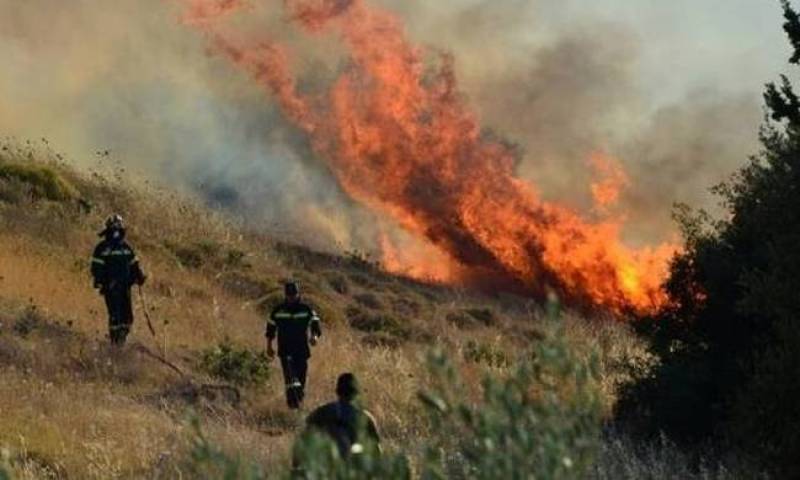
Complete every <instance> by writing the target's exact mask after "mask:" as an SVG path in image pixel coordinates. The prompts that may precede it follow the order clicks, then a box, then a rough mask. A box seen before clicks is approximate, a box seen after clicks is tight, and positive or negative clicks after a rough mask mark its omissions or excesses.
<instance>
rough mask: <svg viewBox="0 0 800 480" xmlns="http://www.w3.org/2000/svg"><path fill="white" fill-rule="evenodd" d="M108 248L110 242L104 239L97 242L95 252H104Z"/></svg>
mask: <svg viewBox="0 0 800 480" xmlns="http://www.w3.org/2000/svg"><path fill="white" fill-rule="evenodd" d="M106 247H108V240H106V239H103V240H100V241H99V242H97V245H95V246H94V250H95V252H99V251H100V250H104V249H105V248H106Z"/></svg>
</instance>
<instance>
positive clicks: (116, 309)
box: [91, 215, 146, 345]
mask: <svg viewBox="0 0 800 480" xmlns="http://www.w3.org/2000/svg"><path fill="white" fill-rule="evenodd" d="M99 236H101V237H103V240H102V241H101V242H100V243H99V244H98V245H97V247H95V249H94V255H92V267H91V270H92V277H93V278H94V288H96V289H98V290H99V292H100V294H101V295H103V297H104V298H105V301H106V308H107V309H108V336H109V338H110V339H111V343H112V345H123V344H124V343H125V339H126V338H127V337H128V333H130V330H131V325H132V324H133V306H132V305H131V287H132V286H133V285H134V284H135V285H143V284H144V282H145V279H146V277H145V275H144V273H143V272H142V269H141V267H140V265H139V260H138V259H137V258H136V254H135V253H134V251H133V248H131V246H130V245H128V243H127V242H126V241H125V225H124V224H123V221H122V217H121V216H119V215H112V216H111V217H109V218H108V220H106V224H105V229H103V231H102V232H100V233H99Z"/></svg>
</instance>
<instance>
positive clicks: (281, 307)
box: [272, 302, 288, 313]
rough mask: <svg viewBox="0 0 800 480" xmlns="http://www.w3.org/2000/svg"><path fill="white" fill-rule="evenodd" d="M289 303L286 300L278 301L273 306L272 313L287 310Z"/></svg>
mask: <svg viewBox="0 0 800 480" xmlns="http://www.w3.org/2000/svg"><path fill="white" fill-rule="evenodd" d="M287 305H288V304H287V303H286V302H280V303H278V304H277V305H275V306H274V307H272V313H275V312H280V311H283V310H286V308H287Z"/></svg>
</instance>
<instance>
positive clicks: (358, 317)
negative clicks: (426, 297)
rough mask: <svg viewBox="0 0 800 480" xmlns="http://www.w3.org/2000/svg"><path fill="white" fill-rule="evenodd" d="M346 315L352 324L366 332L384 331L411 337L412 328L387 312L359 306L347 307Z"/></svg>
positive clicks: (384, 332)
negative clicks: (372, 310)
mask: <svg viewBox="0 0 800 480" xmlns="http://www.w3.org/2000/svg"><path fill="white" fill-rule="evenodd" d="M345 315H346V316H347V319H348V321H349V323H350V326H351V327H353V328H355V329H356V330H360V331H362V332H366V333H383V334H386V335H390V336H393V337H396V338H399V339H404V340H407V339H409V338H411V328H410V327H408V326H407V325H404V324H403V323H402V322H400V320H398V319H397V317H395V316H393V315H390V314H387V313H371V312H365V311H363V310H361V309H360V308H358V307H355V306H350V307H347V310H346V311H345Z"/></svg>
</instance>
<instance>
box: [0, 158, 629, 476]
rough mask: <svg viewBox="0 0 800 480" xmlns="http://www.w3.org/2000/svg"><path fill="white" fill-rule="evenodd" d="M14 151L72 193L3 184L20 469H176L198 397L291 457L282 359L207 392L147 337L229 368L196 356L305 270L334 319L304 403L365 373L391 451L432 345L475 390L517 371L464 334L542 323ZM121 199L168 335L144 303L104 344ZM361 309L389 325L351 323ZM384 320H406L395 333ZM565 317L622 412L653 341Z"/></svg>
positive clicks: (260, 446)
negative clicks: (236, 396)
mask: <svg viewBox="0 0 800 480" xmlns="http://www.w3.org/2000/svg"><path fill="white" fill-rule="evenodd" d="M15 148H17V150H19V151H17V150H14V151H15V152H17V153H15V155H17V157H15V158H16V160H15V161H18V160H19V158H20V157H21V158H25V159H27V161H33V162H39V163H37V165H38V166H37V168H47V169H50V170H51V171H52V172H54V173H55V174H57V175H58V176H59V178H63V179H64V181H65V182H67V183H68V184H69V185H70V188H74V192H75V195H74V198H67V199H59V200H57V201H54V200H51V199H43V198H36V197H32V196H30V195H28V196H25V195H22V196H11V197H3V196H0V448H5V449H7V450H8V451H9V452H10V456H11V459H12V464H13V469H14V472H15V474H16V475H17V476H19V477H20V478H57V477H59V476H68V477H69V478H87V479H90V478H97V479H100V478H104V479H106V478H176V477H177V476H178V475H180V473H181V472H183V470H182V468H183V467H182V464H181V458H183V456H184V455H185V453H186V449H187V448H188V447H187V445H188V439H189V436H190V435H189V432H188V431H187V428H188V427H187V425H188V423H187V418H188V416H189V415H190V414H192V412H194V414H196V415H198V416H199V417H200V419H201V423H202V424H203V426H204V429H205V431H206V432H207V433H208V435H209V436H210V437H211V439H212V440H213V441H214V442H215V443H216V444H218V445H219V446H221V448H223V449H224V450H225V451H228V452H232V453H236V454H242V455H246V456H248V457H250V458H252V459H255V460H256V461H258V462H259V463H260V464H262V465H264V466H265V468H266V469H267V470H268V471H277V469H280V468H283V467H285V465H286V464H287V461H288V452H289V447H290V445H291V442H292V439H293V437H294V434H295V432H296V428H297V426H298V425H299V424H300V422H301V417H300V416H298V415H296V414H293V413H290V412H287V411H286V409H285V405H284V400H283V391H282V383H283V382H282V379H281V378H280V374H279V372H278V371H277V369H275V370H274V371H273V374H272V376H271V378H270V379H269V381H268V382H267V384H266V385H264V386H262V387H248V388H244V389H243V390H242V394H243V399H242V400H243V401H242V403H241V404H240V405H238V406H234V405H230V404H228V403H226V402H225V401H220V400H219V399H217V400H213V399H201V400H200V401H193V400H191V399H189V398H188V397H187V395H186V394H185V388H186V384H187V382H189V380H187V379H186V378H181V377H180V376H179V375H177V374H176V373H175V372H173V371H171V370H170V369H169V368H166V367H165V366H164V365H162V364H160V363H159V362H157V361H154V360H153V359H152V358H150V357H148V356H146V355H143V354H141V352H140V351H138V350H137V348H138V347H137V345H143V346H145V347H146V348H148V349H149V350H150V351H158V352H161V353H162V354H165V355H166V357H167V358H168V359H169V360H170V361H172V362H174V363H175V364H177V365H179V366H180V368H182V369H184V370H185V371H186V372H188V374H189V376H190V377H191V381H193V382H195V383H197V382H212V381H215V380H212V379H209V378H208V377H207V376H206V375H205V374H204V373H203V372H201V371H199V370H198V357H199V353H200V352H201V351H202V350H203V349H206V348H208V347H210V346H213V345H216V344H218V343H219V342H220V341H222V340H223V339H225V338H228V339H230V340H231V341H232V342H233V343H235V344H236V345H239V346H242V347H247V348H250V349H253V350H257V349H261V348H263V328H264V319H263V310H264V309H265V308H266V307H267V306H268V305H269V304H270V302H272V301H274V300H275V298H276V292H279V290H278V289H279V285H280V284H279V282H280V280H281V279H284V278H288V277H292V278H298V279H300V281H301V282H302V284H303V288H304V291H305V292H306V295H307V298H308V299H309V300H310V301H312V302H313V303H314V304H316V305H317V306H318V308H319V309H320V310H321V313H322V316H323V320H324V323H325V328H326V331H325V334H324V337H323V341H322V342H321V344H320V345H319V346H318V347H317V348H316V349H315V350H314V353H313V357H312V359H311V371H310V375H309V388H308V398H307V405H309V406H314V405H317V404H320V403H322V402H325V401H328V400H330V399H331V396H332V392H333V384H334V382H335V379H336V376H337V375H338V374H339V373H341V372H343V371H353V372H355V373H356V374H357V375H358V376H359V377H360V380H361V383H362V384H363V387H364V401H365V403H366V405H367V407H368V408H369V409H370V410H371V411H372V412H373V413H374V414H375V416H376V417H377V419H378V422H379V424H380V426H381V429H382V432H383V434H384V436H385V437H386V441H387V445H388V447H389V448H390V449H392V448H399V447H404V448H409V447H411V448H413V445H415V444H418V442H417V441H416V440H417V439H419V438H420V436H421V435H425V434H426V431H425V429H426V424H425V422H424V421H422V416H421V413H420V411H419V407H418V404H417V402H416V393H417V392H418V391H419V390H420V389H421V388H424V387H425V385H426V379H427V374H426V369H425V366H424V364H425V360H424V359H425V355H426V353H427V352H428V351H429V350H430V349H431V348H432V347H433V346H439V347H442V348H444V349H445V350H447V351H448V352H449V354H450V356H451V357H452V358H453V359H454V360H455V363H456V365H457V366H458V368H459V370H460V371H461V374H462V376H463V378H464V380H465V381H466V382H467V384H468V385H469V386H473V387H476V386H477V385H478V383H479V380H480V378H481V377H482V376H483V375H484V374H485V373H486V371H487V369H488V368H493V369H494V371H495V373H496V374H502V373H503V368H502V367H488V366H487V365H483V364H481V363H480V362H475V361H470V360H469V358H467V357H468V355H465V349H466V348H467V344H468V342H470V341H472V342H477V344H483V345H488V346H491V347H492V348H496V349H500V350H503V351H506V352H508V355H510V356H512V357H513V356H515V355H518V354H519V353H520V352H522V351H523V350H524V349H525V347H526V346H527V345H529V344H530V342H533V341H536V340H537V338H540V336H541V332H540V330H541V328H543V327H542V326H541V321H540V320H539V314H537V313H535V311H534V313H531V306H530V305H529V304H527V303H526V302H524V301H522V300H520V299H514V298H510V299H509V298H506V299H500V300H497V299H488V298H485V297H483V296H480V295H477V294H473V293H470V292H464V291H459V290H453V289H448V288H444V287H434V286H426V285H421V284H417V283H415V282H411V281H408V280H404V279H399V278H396V277H392V276H389V275H386V274H383V273H381V272H380V271H378V270H377V269H376V268H374V267H372V266H369V265H366V264H364V263H363V262H361V261H358V260H357V259H352V258H345V257H337V256H334V255H326V254H318V253H314V252H311V251H309V250H307V249H305V248H303V247H302V246H297V245H286V244H284V243H281V242H277V241H276V240H275V239H273V238H270V237H269V236H268V235H262V234H256V233H253V232H250V231H248V230H246V229H244V228H242V227H241V226H240V225H238V224H236V223H235V222H234V221H232V220H230V219H227V218H225V217H223V216H222V215H220V214H218V213H214V212H210V211H209V210H207V209H205V208H203V207H201V206H199V205H197V204H196V203H195V202H193V201H191V200H188V199H186V198H183V197H180V196H178V195H177V194H174V193H171V192H164V191H159V190H157V189H155V188H153V187H151V186H147V185H144V184H141V183H140V182H138V181H135V180H132V179H127V180H124V181H119V180H114V179H113V176H112V177H109V176H102V175H88V174H82V173H78V172H76V171H74V170H72V169H70V168H67V167H64V166H63V165H60V164H58V163H57V162H54V161H53V158H52V155H53V154H52V152H49V151H39V150H36V148H33V147H30V148H29V150H30V152H33V153H32V154H30V155H28V154H25V152H24V151H23V150H24V149H23V150H20V149H19V148H18V147H15ZM12 150H13V149H12ZM7 151H8V150H7ZM29 157H31V158H33V160H31V159H30V158H29ZM41 157H44V158H43V159H42V158H41ZM37 158H38V160H37ZM3 161H7V160H4V157H2V156H0V163H2V162H3ZM109 178H111V179H109ZM14 181H16V180H14ZM3 182H6V183H8V180H4V179H3V178H0V187H2V188H6V187H8V185H2V184H3ZM23 187H24V186H23ZM23 187H20V185H16V186H15V187H14V188H17V189H20V188H22V190H20V191H23V192H24V190H25V189H24V188H23ZM2 188H0V190H1V189H2ZM9 188H10V187H9ZM111 212H121V213H122V214H123V215H124V216H125V218H126V220H127V222H128V224H129V227H130V239H131V242H132V244H133V245H134V246H135V247H136V248H137V249H138V253H139V255H140V257H141V259H142V262H143V266H144V268H145V269H146V271H147V273H148V274H149V276H150V279H149V281H148V284H147V285H146V293H147V295H148V301H149V304H150V307H151V313H152V317H153V319H154V320H155V328H156V330H157V332H158V336H157V338H155V339H153V338H151V337H150V335H149V333H148V331H147V329H146V327H145V323H144V319H143V318H142V312H141V305H140V304H139V303H138V301H137V303H136V314H137V321H136V323H135V325H134V329H133V333H132V335H131V338H130V344H129V345H128V346H127V347H126V349H125V350H124V351H122V352H114V351H111V350H110V349H109V348H107V346H106V339H105V335H106V325H105V322H106V319H105V311H104V306H103V302H102V299H101V298H100V297H99V296H98V295H97V294H96V293H95V292H94V291H93V290H92V289H91V282H90V279H89V274H88V258H89V255H90V253H91V250H92V248H93V246H94V243H95V242H96V241H97V237H96V232H97V230H98V228H99V226H100V225H101V224H102V220H103V218H104V216H105V215H107V214H109V213H111ZM176 246H177V247H176ZM181 248H185V249H189V251H188V252H186V251H182V250H180V249H181ZM187 258H189V259H192V261H191V262H188V261H187ZM198 258H199V259H200V261H199V263H198V262H196V260H197V259H198ZM192 262H194V263H192ZM187 263H191V265H188V264H187ZM32 307H35V310H31V308H32ZM481 309H484V310H489V311H490V314H491V315H490V317H491V318H488V319H487V318H486V315H485V314H483V313H481V312H480V310H481ZM470 311H472V312H473V313H472V314H470V313H469V312H470ZM31 312H33V313H31ZM354 314H357V315H359V316H365V318H366V320H365V322H364V324H365V325H367V327H368V329H369V328H373V326H374V325H378V327H375V328H377V329H378V330H380V331H369V332H365V331H360V330H358V329H355V328H351V327H350V326H349V322H350V321H352V320H353V315H354ZM31 315H33V316H34V317H35V318H36V319H37V320H36V321H37V322H38V323H36V322H34V323H35V325H34V328H33V329H32V331H31V332H28V333H27V334H24V335H23V334H21V333H20V332H19V331H18V328H16V326H17V325H18V324H19V322H21V321H22V320H21V319H25V318H28V317H30V316H31ZM476 318H477V320H476ZM387 322H388V323H387ZM393 322H394V323H393ZM386 325H396V326H397V327H392V328H390V329H389V330H385V331H384V330H381V329H386V328H388V327H386ZM360 328H362V330H363V328H364V327H363V325H362V327H360ZM398 328H399V330H398ZM568 329H569V332H570V338H572V339H573V340H574V342H575V345H576V346H577V347H578V348H580V349H582V350H586V351H589V350H593V349H594V350H599V351H600V352H601V359H600V360H601V364H602V366H603V367H604V368H605V369H606V371H607V372H608V373H609V375H606V376H605V377H604V378H605V379H607V381H606V382H605V383H604V384H603V385H602V388H603V391H604V393H605V394H606V399H607V400H606V401H607V404H608V408H609V409H610V405H611V404H612V402H613V397H614V389H615V385H616V380H617V379H616V377H614V375H617V374H620V375H621V373H615V372H617V370H616V369H617V367H618V363H619V362H621V361H622V360H624V359H625V358H627V357H629V356H632V355H638V354H639V353H638V352H640V351H641V348H640V346H638V345H637V344H636V343H635V342H633V341H632V340H631V336H630V334H629V333H628V332H627V330H626V329H625V327H624V326H623V325H621V324H613V323H605V324H602V325H599V326H598V325H596V326H591V327H589V326H587V323H586V322H585V321H583V320H580V319H570V320H569V321H568ZM182 388H183V389H184V390H182ZM475 390H476V391H477V387H476V388H475ZM181 392H184V393H181ZM476 394H477V393H476ZM48 476H50V477H48Z"/></svg>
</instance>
